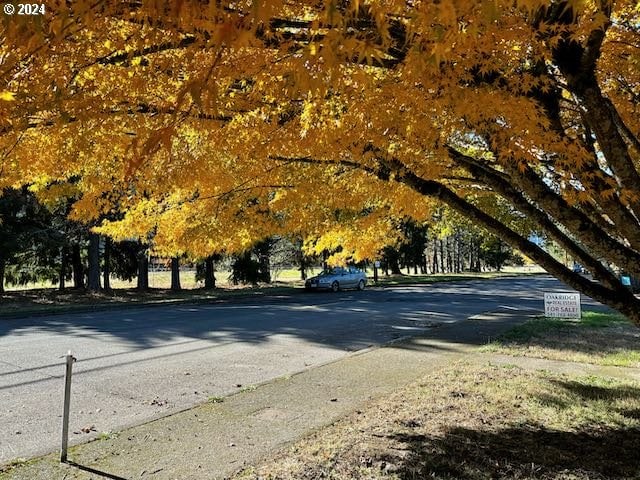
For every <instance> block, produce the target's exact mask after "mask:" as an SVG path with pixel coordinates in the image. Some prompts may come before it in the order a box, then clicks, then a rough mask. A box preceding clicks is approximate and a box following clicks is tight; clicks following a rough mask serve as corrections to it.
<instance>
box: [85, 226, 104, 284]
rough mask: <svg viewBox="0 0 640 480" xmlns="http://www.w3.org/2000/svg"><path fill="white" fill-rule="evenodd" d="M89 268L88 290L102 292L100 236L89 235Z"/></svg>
mask: <svg viewBox="0 0 640 480" xmlns="http://www.w3.org/2000/svg"><path fill="white" fill-rule="evenodd" d="M87 258H88V264H89V267H88V268H87V290H88V291H90V292H99V291H100V288H101V287H100V235H98V234H97V233H93V232H91V233H89V251H88V254H87Z"/></svg>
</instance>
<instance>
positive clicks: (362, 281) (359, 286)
mask: <svg viewBox="0 0 640 480" xmlns="http://www.w3.org/2000/svg"><path fill="white" fill-rule="evenodd" d="M358 290H360V291H362V290H364V280H360V281H359V282H358Z"/></svg>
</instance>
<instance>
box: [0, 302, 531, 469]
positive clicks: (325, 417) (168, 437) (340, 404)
mask: <svg viewBox="0 0 640 480" xmlns="http://www.w3.org/2000/svg"><path fill="white" fill-rule="evenodd" d="M539 313H540V312H539V311H537V310H531V309H517V308H501V309H498V310H496V311H494V312H491V313H487V314H482V315H476V316H473V317H470V318H469V319H467V320H464V321H460V322H456V323H450V324H441V325H439V326H437V327H436V328H433V329H431V330H429V331H428V332H426V333H425V334H424V335H423V336H421V337H413V338H407V339H404V340H398V341H395V342H394V343H392V344H388V345H386V346H382V347H375V348H370V349H367V350H361V351H358V352H355V353H352V354H349V355H347V356H346V357H343V358H341V359H339V360H337V361H332V362H330V363H326V364H324V365H321V366H317V367H315V368H311V369H307V370H304V371H302V372H300V373H297V374H294V375H290V376H284V377H280V378H276V379H275V380H271V381H267V382H265V383H263V384H260V385H258V386H254V387H252V388H250V389H247V390H245V391H240V392H238V393H236V394H234V395H231V396H228V397H224V398H211V399H210V401H209V402H207V403H205V404H203V405H199V406H197V407H194V408H189V409H186V410H184V411H181V412H178V413H175V414H173V415H170V416H167V417H164V418H159V419H157V420H154V421H151V422H148V423H145V424H142V425H139V426H135V427H132V428H128V429H125V430H122V431H120V432H117V433H115V434H112V435H109V436H106V437H105V438H101V439H98V440H96V441H92V442H89V443H86V444H82V445H78V446H75V447H73V448H72V449H71V450H70V452H69V460H70V462H71V463H70V464H60V463H59V461H58V459H59V456H58V454H51V455H48V456H45V457H41V458H38V459H35V460H32V461H29V462H27V463H25V464H24V465H21V466H19V467H17V468H14V469H11V470H9V471H7V472H5V473H4V474H0V478H1V479H2V480H16V479H25V480H26V479H29V480H34V479H43V480H44V479H47V480H63V479H64V480H74V479H75V480H79V479H82V480H88V479H101V478H108V479H116V480H119V479H139V478H142V479H147V478H149V479H154V480H156V479H157V480H165V479H166V480H173V479H181V480H186V479H198V480H205V479H223V478H227V477H228V476H230V475H232V474H233V473H234V472H236V471H238V470H240V469H242V468H243V467H246V466H248V465H252V464H255V463H256V462H258V461H260V459H262V458H264V457H266V456H267V455H269V454H271V453H273V452H274V451H277V450H278V449H281V448H284V447H286V446H287V445H289V444H291V443H292V442H294V441H295V440H297V439H299V438H300V437H302V436H304V435H306V434H308V433H310V432H312V431H314V430H316V429H319V428H321V427H323V426H326V425H329V424H331V423H333V422H334V421H336V420H337V419H339V418H340V417H342V416H344V415H346V414H347V413H349V412H352V411H354V410H357V409H359V408H363V407H364V406H365V405H366V404H367V403H368V402H370V401H372V400H374V399H376V398H380V397H382V396H385V395H388V394H389V393H391V392H393V391H395V390H398V389H400V388H402V387H404V386H406V385H408V384H410V383H411V382H413V381H416V380H417V379H419V378H422V377H424V376H425V375H426V374H428V373H430V372H432V371H434V370H436V369H439V368H443V367H444V366H446V365H448V364H450V363H451V362H453V361H455V360H457V359H460V358H462V357H464V356H468V355H473V351H474V349H475V347H477V346H479V345H482V344H485V343H487V342H489V341H491V339H493V338H495V337H496V336H498V335H499V334H500V333H501V332H503V331H505V330H506V329H508V328H511V327H512V326H514V325H516V324H518V323H521V322H524V321H525V320H527V319H528V318H530V317H532V316H534V315H537V314H539Z"/></svg>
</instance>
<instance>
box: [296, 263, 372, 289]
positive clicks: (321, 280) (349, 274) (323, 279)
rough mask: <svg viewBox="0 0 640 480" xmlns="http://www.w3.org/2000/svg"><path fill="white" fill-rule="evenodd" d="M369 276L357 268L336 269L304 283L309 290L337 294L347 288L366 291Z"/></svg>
mask: <svg viewBox="0 0 640 480" xmlns="http://www.w3.org/2000/svg"><path fill="white" fill-rule="evenodd" d="M366 285H367V274H366V273H364V272H363V271H362V270H360V269H358V268H356V267H334V268H331V269H329V270H325V271H324V272H322V273H321V274H320V275H316V276H315V277H311V278H308V279H307V281H306V282H305V283H304V288H305V289H307V290H331V291H333V292H337V291H339V290H343V289H345V288H356V289H358V290H364V287H365V286H366Z"/></svg>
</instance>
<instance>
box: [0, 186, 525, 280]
mask: <svg viewBox="0 0 640 480" xmlns="http://www.w3.org/2000/svg"><path fill="white" fill-rule="evenodd" d="M71 205H72V201H71V200H59V201H56V202H54V203H53V204H51V205H46V206H45V205H43V204H42V203H40V202H39V201H38V200H37V199H36V197H35V195H34V194H33V193H31V192H30V191H29V189H28V188H27V187H23V188H20V189H5V190H4V191H3V192H2V195H0V292H3V291H4V286H5V284H6V285H14V286H24V285H27V284H29V283H35V282H50V283H51V284H52V285H56V286H57V287H58V288H59V289H60V290H65V289H67V288H73V289H79V290H88V291H99V290H110V289H111V278H118V279H122V280H126V281H130V282H131V281H133V280H134V279H135V280H136V288H137V289H138V290H141V291H144V290H147V289H148V288H149V246H148V245H147V244H145V243H144V242H142V241H141V240H138V239H131V240H127V241H121V242H113V241H112V240H111V239H110V238H108V237H104V236H100V235H98V234H96V233H93V232H91V229H90V227H91V226H90V225H85V224H81V223H78V222H74V221H72V220H70V219H69V218H68V217H69V211H70V208H71ZM397 228H398V230H399V232H398V233H399V238H400V240H399V241H398V242H397V243H396V244H395V245H390V246H387V247H385V248H384V249H383V250H382V251H381V252H380V260H381V270H382V272H383V273H385V274H386V275H393V274H402V273H404V272H406V273H407V274H410V273H413V274H418V273H420V274H433V273H461V272H480V271H484V270H500V269H502V267H503V266H504V265H505V264H507V263H515V264H522V263H523V259H522V257H521V256H519V255H518V254H516V253H514V251H513V250H512V249H511V248H510V247H509V246H507V245H506V244H505V243H504V242H502V241H501V240H500V239H498V238H496V237H494V236H491V235H487V234H486V233H484V232H483V231H482V230H479V229H474V228H470V227H468V226H464V225H461V226H457V227H455V228H453V229H450V231H448V232H445V233H444V234H443V233H442V232H441V231H440V232H438V230H437V228H436V226H433V225H427V224H421V223H417V222H415V221H413V220H409V219H407V220H403V221H399V222H398V226H397ZM331 253H332V252H323V254H321V255H309V254H308V253H306V252H305V250H304V248H303V241H302V239H299V238H298V239H290V238H286V237H269V238H267V239H264V240H262V241H259V242H257V243H255V244H254V245H253V246H252V247H251V248H249V249H247V250H246V251H245V252H242V253H239V254H231V255H223V254H221V253H216V254H212V255H211V256H209V257H207V258H204V259H201V260H199V261H197V262H195V264H194V266H195V276H196V280H198V281H200V282H202V285H203V288H205V289H213V288H216V276H215V272H216V265H219V264H220V263H221V262H224V263H225V264H226V265H227V266H228V268H229V270H230V276H229V280H230V281H231V282H232V283H233V284H236V285H237V284H254V285H255V284H258V283H271V282H272V280H273V277H274V274H277V273H278V271H279V270H282V269H284V268H290V267H291V266H296V268H297V269H298V270H299V271H300V278H301V279H302V280H304V279H306V277H307V275H308V272H309V269H310V268H312V267H314V266H317V265H319V264H320V265H322V266H323V267H326V266H327V265H326V259H327V257H328V256H329V255H330V254H331ZM181 261H187V260H186V259H181V258H178V257H176V258H172V259H170V260H168V262H167V268H170V270H171V289H172V290H180V289H181V285H180V274H179V273H180V264H181ZM189 263H191V262H189ZM360 266H366V263H362V264H360ZM403 271H404V272H403Z"/></svg>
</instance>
